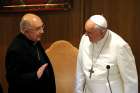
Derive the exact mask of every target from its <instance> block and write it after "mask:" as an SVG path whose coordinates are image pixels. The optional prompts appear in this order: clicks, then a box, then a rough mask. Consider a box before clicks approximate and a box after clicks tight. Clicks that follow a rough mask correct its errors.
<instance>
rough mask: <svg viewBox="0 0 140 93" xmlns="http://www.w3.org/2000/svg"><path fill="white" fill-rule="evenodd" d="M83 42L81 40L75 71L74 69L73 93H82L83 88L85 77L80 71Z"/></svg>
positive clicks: (81, 70)
mask: <svg viewBox="0 0 140 93" xmlns="http://www.w3.org/2000/svg"><path fill="white" fill-rule="evenodd" d="M83 41H84V40H83V39H81V42H80V46H79V53H78V57H77V69H76V88H75V93H83V91H84V87H85V76H84V73H83V69H82V48H83V47H82V46H83V43H84V42H83Z"/></svg>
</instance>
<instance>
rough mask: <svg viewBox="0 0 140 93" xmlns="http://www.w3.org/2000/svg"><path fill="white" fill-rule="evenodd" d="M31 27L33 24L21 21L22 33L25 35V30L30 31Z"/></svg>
mask: <svg viewBox="0 0 140 93" xmlns="http://www.w3.org/2000/svg"><path fill="white" fill-rule="evenodd" d="M30 27H31V24H30V22H29V21H27V20H21V22H20V31H21V32H22V33H24V31H25V30H27V29H29V28H30Z"/></svg>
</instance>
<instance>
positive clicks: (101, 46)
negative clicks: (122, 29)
mask: <svg viewBox="0 0 140 93" xmlns="http://www.w3.org/2000/svg"><path fill="white" fill-rule="evenodd" d="M92 64H93V70H94V73H92V76H91V78H89V76H90V72H89V70H90V69H91V66H92ZM107 65H110V69H109V81H110V85H111V90H112V93H138V76H137V70H136V65H135V59H134V56H133V54H132V51H131V48H130V46H129V45H128V43H126V42H125V41H124V40H123V39H122V38H121V37H120V36H118V35H117V34H115V33H114V32H112V31H110V30H108V31H107V32H106V34H105V36H104V38H103V39H102V40H100V41H99V42H98V43H96V44H95V43H91V42H90V41H89V38H88V36H85V35H83V36H82V39H81V42H80V47H79V54H78V58H77V72H76V89H75V91H76V93H111V92H110V88H109V83H108V82H107V73H108V71H107V69H106V66H107Z"/></svg>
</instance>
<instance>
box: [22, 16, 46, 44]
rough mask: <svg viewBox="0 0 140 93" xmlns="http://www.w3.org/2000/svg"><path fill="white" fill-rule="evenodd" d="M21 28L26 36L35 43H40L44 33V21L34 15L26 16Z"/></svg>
mask: <svg viewBox="0 0 140 93" xmlns="http://www.w3.org/2000/svg"><path fill="white" fill-rule="evenodd" d="M27 24H28V25H27ZM21 28H22V30H23V31H22V32H23V33H24V35H25V36H26V37H27V38H28V39H30V40H32V41H34V42H37V41H40V40H41V36H42V34H43V33H44V30H43V29H44V25H43V22H42V20H41V19H40V17H38V16H36V15H34V14H26V15H25V16H24V17H23V18H22V21H21Z"/></svg>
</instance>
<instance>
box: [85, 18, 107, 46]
mask: <svg viewBox="0 0 140 93" xmlns="http://www.w3.org/2000/svg"><path fill="white" fill-rule="evenodd" d="M85 30H86V32H85V34H86V35H87V36H88V37H89V40H90V41H91V42H94V43H96V42H98V41H99V40H101V39H102V38H103V37H104V35H105V31H102V30H101V29H98V28H97V25H96V24H95V23H94V22H92V21H91V20H87V22H86V23H85Z"/></svg>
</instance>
